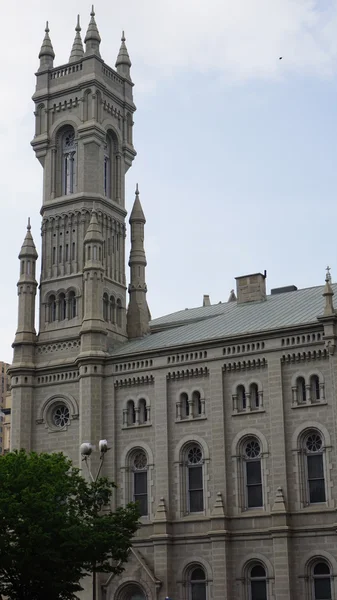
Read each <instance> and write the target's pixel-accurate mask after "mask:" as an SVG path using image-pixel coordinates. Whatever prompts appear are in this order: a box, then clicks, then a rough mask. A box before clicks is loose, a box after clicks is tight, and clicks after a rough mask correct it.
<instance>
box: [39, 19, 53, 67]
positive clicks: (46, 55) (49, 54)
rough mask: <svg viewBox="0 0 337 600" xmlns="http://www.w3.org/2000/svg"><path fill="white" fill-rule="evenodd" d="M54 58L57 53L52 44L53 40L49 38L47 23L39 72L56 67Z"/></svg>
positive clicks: (40, 55)
mask: <svg viewBox="0 0 337 600" xmlns="http://www.w3.org/2000/svg"><path fill="white" fill-rule="evenodd" d="M54 58H55V52H54V49H53V46H52V43H51V39H50V37H49V26H48V21H47V23H46V28H45V36H44V40H43V42H42V46H41V50H40V54H39V59H40V67H39V71H44V70H45V69H52V68H53V66H54Z"/></svg>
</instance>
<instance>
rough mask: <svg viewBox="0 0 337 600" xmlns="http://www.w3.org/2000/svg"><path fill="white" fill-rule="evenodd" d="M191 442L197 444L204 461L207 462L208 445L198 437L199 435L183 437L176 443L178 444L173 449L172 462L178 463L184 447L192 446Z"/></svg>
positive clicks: (208, 455) (208, 456)
mask: <svg viewBox="0 0 337 600" xmlns="http://www.w3.org/2000/svg"><path fill="white" fill-rule="evenodd" d="M193 442H196V443H197V444H199V445H200V446H201V447H202V449H203V452H204V460H205V461H206V460H207V461H209V459H210V453H209V448H208V445H207V444H206V442H205V440H204V439H203V438H202V437H200V436H199V435H195V434H191V435H185V436H184V437H183V438H182V439H181V440H180V442H178V444H177V445H176V447H175V449H174V459H173V460H174V462H175V463H180V461H181V454H182V451H183V448H184V446H187V445H188V444H193Z"/></svg>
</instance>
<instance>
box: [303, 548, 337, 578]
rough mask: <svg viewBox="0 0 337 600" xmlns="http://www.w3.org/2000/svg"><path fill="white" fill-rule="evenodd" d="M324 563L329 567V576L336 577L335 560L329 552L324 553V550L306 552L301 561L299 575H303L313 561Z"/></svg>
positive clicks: (336, 562) (336, 566) (336, 563)
mask: <svg viewBox="0 0 337 600" xmlns="http://www.w3.org/2000/svg"><path fill="white" fill-rule="evenodd" d="M320 558H321V559H322V560H323V561H326V562H328V563H329V566H330V567H331V574H332V576H333V577H336V575H337V560H336V559H335V558H334V556H333V555H332V554H330V552H326V550H319V551H317V552H315V550H311V551H310V552H307V553H306V554H305V555H304V556H303V557H302V559H301V566H300V572H301V574H305V573H306V572H307V570H308V569H309V568H310V566H311V564H312V563H313V562H314V561H319V559H320Z"/></svg>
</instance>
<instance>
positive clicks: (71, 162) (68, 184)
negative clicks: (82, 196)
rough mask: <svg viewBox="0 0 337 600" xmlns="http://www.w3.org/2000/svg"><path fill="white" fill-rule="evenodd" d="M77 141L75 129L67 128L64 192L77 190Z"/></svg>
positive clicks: (64, 147) (63, 153)
mask: <svg viewBox="0 0 337 600" xmlns="http://www.w3.org/2000/svg"><path fill="white" fill-rule="evenodd" d="M75 171H76V143H75V131H74V129H73V128H72V127H69V128H67V129H66V131H65V132H64V134H63V136H62V194H63V195H68V194H73V193H74V191H75Z"/></svg>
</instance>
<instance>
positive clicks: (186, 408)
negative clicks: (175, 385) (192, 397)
mask: <svg viewBox="0 0 337 600" xmlns="http://www.w3.org/2000/svg"><path fill="white" fill-rule="evenodd" d="M180 405H181V418H182V419H187V418H188V417H189V415H190V405H189V402H188V395H187V394H186V392H183V393H182V394H180Z"/></svg>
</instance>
